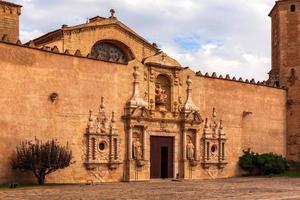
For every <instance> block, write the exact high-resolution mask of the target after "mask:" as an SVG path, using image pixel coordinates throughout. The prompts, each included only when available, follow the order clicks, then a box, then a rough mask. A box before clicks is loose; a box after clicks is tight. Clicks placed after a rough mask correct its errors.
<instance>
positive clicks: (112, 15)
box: [109, 9, 116, 18]
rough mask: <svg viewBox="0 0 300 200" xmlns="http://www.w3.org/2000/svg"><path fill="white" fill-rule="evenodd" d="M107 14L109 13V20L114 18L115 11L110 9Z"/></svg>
mask: <svg viewBox="0 0 300 200" xmlns="http://www.w3.org/2000/svg"><path fill="white" fill-rule="evenodd" d="M109 12H110V17H109V18H115V14H116V11H115V10H114V9H110V10H109Z"/></svg>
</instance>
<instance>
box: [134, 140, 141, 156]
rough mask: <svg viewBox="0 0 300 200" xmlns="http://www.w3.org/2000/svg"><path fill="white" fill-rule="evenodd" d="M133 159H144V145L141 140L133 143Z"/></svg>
mask: <svg viewBox="0 0 300 200" xmlns="http://www.w3.org/2000/svg"><path fill="white" fill-rule="evenodd" d="M133 158H134V159H135V160H142V159H143V149H142V144H141V142H140V140H139V138H137V139H136V140H135V141H134V142H133Z"/></svg>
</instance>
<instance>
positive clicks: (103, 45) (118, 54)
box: [91, 41, 128, 64]
mask: <svg viewBox="0 0 300 200" xmlns="http://www.w3.org/2000/svg"><path fill="white" fill-rule="evenodd" d="M91 56H92V57H93V58H97V59H100V60H104V61H110V62H116V63H123V64H127V62H128V58H127V56H126V54H125V53H124V52H123V50H122V49H121V48H119V47H118V46H116V45H115V44H113V43H109V42H102V41H99V42H97V43H96V44H95V45H94V46H93V47H92V51H91Z"/></svg>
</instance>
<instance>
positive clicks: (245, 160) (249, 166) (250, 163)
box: [239, 149, 257, 175]
mask: <svg viewBox="0 0 300 200" xmlns="http://www.w3.org/2000/svg"><path fill="white" fill-rule="evenodd" d="M243 152H244V155H243V156H241V157H240V158H239V166H240V167H241V168H242V169H243V170H245V171H247V172H248V173H249V175H253V174H255V173H256V172H255V171H256V163H257V154H255V153H254V152H252V151H251V150H250V149H248V150H243Z"/></svg>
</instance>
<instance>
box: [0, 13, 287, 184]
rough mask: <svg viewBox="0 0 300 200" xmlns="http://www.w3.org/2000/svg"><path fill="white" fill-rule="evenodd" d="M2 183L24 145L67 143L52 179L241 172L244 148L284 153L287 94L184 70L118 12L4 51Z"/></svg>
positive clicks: (0, 80) (266, 85)
mask: <svg viewBox="0 0 300 200" xmlns="http://www.w3.org/2000/svg"><path fill="white" fill-rule="evenodd" d="M0 66H1V68H2V70H1V71H0V91H1V93H0V127H1V128H0V139H1V142H0V159H1V163H0V171H1V172H3V173H1V174H0V182H6V181H12V180H18V181H32V180H33V177H32V175H31V174H27V175H26V176H24V175H23V176H20V174H18V173H16V172H13V171H12V170H11V169H10V166H9V159H10V157H11V155H12V154H13V152H14V150H15V147H16V145H17V144H19V142H21V141H23V140H33V139H34V138H35V137H37V138H39V139H41V140H48V139H53V138H54V139H58V140H59V142H61V143H62V144H64V143H66V142H68V143H69V144H70V146H71V148H72V151H73V155H74V159H73V160H74V161H75V163H74V164H72V165H71V166H70V167H69V168H67V169H64V170H60V171H57V172H55V173H54V174H51V175H50V176H49V177H47V181H48V182H60V183H85V182H87V181H92V182H114V181H141V180H149V179H151V178H183V179H207V178H224V177H232V176H236V175H239V174H240V170H239V167H238V157H239V156H240V155H241V154H242V150H244V149H247V148H251V149H253V150H254V151H256V152H275V153H278V154H282V155H284V156H285V155H286V149H287V147H286V146H287V141H286V140H287V138H286V129H287V123H288V121H287V118H286V113H287V112H288V111H287V107H286V102H287V99H286V98H287V97H286V94H287V92H286V89H284V88H279V87H274V84H270V81H268V82H262V83H260V82H255V81H254V80H253V79H252V80H250V81H249V80H245V81H243V80H242V79H238V80H237V79H236V78H235V77H233V78H230V76H229V75H226V76H225V77H222V76H220V77H217V75H216V74H215V73H213V74H212V75H209V74H205V75H203V74H201V72H197V73H195V72H193V71H192V70H190V69H189V68H183V67H182V66H181V65H180V63H178V62H177V61H176V60H175V59H173V58H171V57H169V56H168V55H167V54H166V53H164V52H162V51H160V50H159V49H157V47H156V45H155V44H150V43H149V42H147V41H146V40H145V39H143V38H142V37H140V36H138V35H137V34H136V33H135V32H134V31H132V30H131V29H130V28H128V27H127V26H125V25H124V24H122V23H121V22H120V21H119V20H118V19H117V18H116V17H115V15H114V12H113V10H112V11H111V16H110V17H109V18H102V17H95V18H92V19H90V20H89V22H88V23H86V24H81V25H78V26H74V27H68V26H66V25H64V26H63V27H62V28H61V29H59V30H56V31H53V32H50V33H48V34H46V35H44V36H42V37H40V38H37V39H35V40H33V41H30V42H28V43H27V44H25V45H22V44H20V43H19V42H17V43H12V42H10V41H8V40H2V41H1V42H0Z"/></svg>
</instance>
